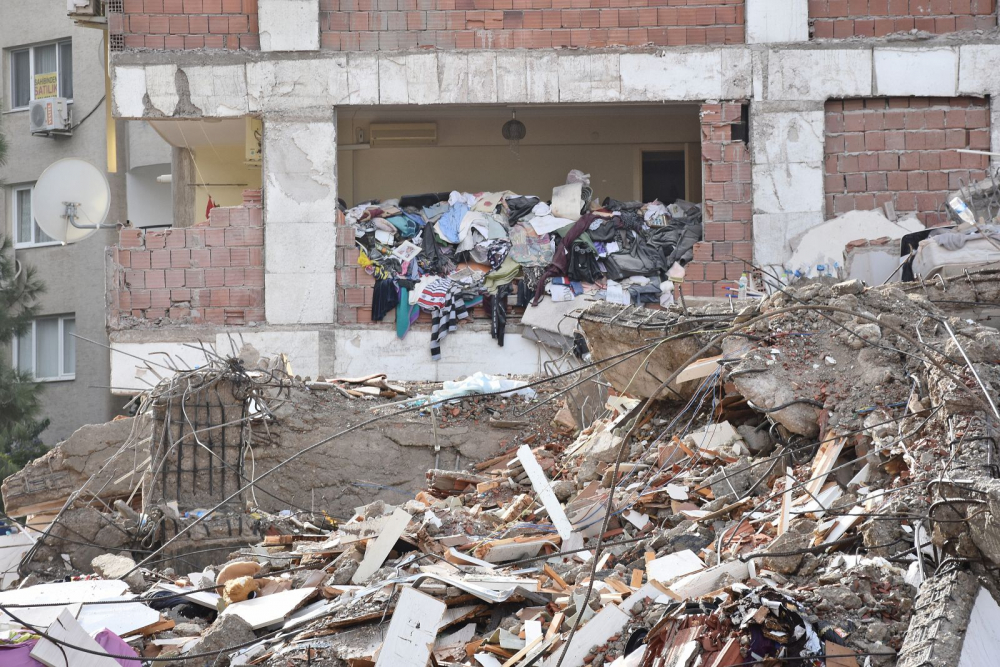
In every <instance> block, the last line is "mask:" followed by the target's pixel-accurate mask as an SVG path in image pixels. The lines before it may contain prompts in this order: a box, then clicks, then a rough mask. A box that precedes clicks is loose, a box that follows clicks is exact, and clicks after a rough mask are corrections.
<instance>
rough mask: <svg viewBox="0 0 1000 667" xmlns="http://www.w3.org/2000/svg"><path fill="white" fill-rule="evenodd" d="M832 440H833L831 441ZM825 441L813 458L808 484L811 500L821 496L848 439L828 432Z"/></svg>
mask: <svg viewBox="0 0 1000 667" xmlns="http://www.w3.org/2000/svg"><path fill="white" fill-rule="evenodd" d="M830 438H833V439H832V440H831V439H830ZM825 439H826V442H824V443H823V444H822V445H820V446H819V451H818V452H817V453H816V456H815V457H813V464H812V469H811V471H810V473H811V474H810V475H809V477H810V480H809V483H808V484H806V491H807V493H806V495H807V496H809V498H812V497H813V496H815V495H817V494H819V492H820V490H821V489H822V488H823V484H824V483H825V482H826V477H827V475H829V474H830V471H831V470H832V469H833V466H834V465H836V463H837V458H838V457H839V456H840V452H841V451H843V449H844V443H845V442H847V438H845V437H843V436H837V435H835V434H833V433H831V432H827V437H826V438H825Z"/></svg>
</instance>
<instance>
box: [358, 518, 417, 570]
mask: <svg viewBox="0 0 1000 667" xmlns="http://www.w3.org/2000/svg"><path fill="white" fill-rule="evenodd" d="M412 518H413V517H411V516H410V515H409V513H407V512H406V510H403V509H400V508H396V511H395V512H393V513H392V516H391V519H390V521H388V522H386V524H385V525H384V526H383V527H382V533H381V534H380V535H379V536H378V537H377V538H376V539H375V541H374V542H370V543H369V544H368V548H367V549H366V550H365V557H364V559H362V561H361V565H359V566H358V569H357V571H356V572H355V573H354V576H353V577H351V583H354V584H361V583H363V582H364V581H365V580H366V579H368V577H370V576H372V575H373V574H375V572H376V571H377V570H378V569H379V568H380V567H382V563H384V562H385V559H386V558H387V557H388V556H389V552H390V551H392V548H393V547H394V546H395V545H396V540H398V539H399V537H400V536H401V535H402V534H403V531H404V530H406V526H407V525H408V524H409V523H410V519H412Z"/></svg>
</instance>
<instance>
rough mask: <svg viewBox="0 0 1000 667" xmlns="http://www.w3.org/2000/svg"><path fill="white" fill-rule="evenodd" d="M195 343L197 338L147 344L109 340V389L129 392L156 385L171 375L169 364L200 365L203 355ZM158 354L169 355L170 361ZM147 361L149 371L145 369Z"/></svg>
mask: <svg viewBox="0 0 1000 667" xmlns="http://www.w3.org/2000/svg"><path fill="white" fill-rule="evenodd" d="M189 345H193V346H194V347H189ZM198 345H199V343H198V340H197V339H192V340H189V341H182V342H178V341H169V342H168V341H157V342H149V343H122V342H116V341H111V391H112V392H113V393H114V394H118V395H128V394H134V393H136V392H139V391H144V390H146V389H149V388H151V387H155V386H156V384H157V383H158V382H159V381H160V378H163V377H170V376H171V374H172V373H173V371H172V370H171V365H173V366H175V367H177V368H181V369H191V368H197V367H198V366H203V365H204V364H205V363H206V356H205V353H204V352H202V351H201V350H200V349H197V348H198ZM161 353H164V354H167V355H169V356H170V361H169V362H168V361H167V360H166V359H165V358H164V354H161ZM146 362H148V363H149V365H150V366H152V370H150V369H149V368H146V365H145V363H146Z"/></svg>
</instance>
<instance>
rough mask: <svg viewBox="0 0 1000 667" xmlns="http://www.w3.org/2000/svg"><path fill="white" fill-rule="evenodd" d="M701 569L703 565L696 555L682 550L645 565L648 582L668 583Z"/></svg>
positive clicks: (688, 550) (703, 567)
mask: <svg viewBox="0 0 1000 667" xmlns="http://www.w3.org/2000/svg"><path fill="white" fill-rule="evenodd" d="M703 569H705V563H704V562H702V560H701V559H700V558H698V555H697V554H696V553H695V552H693V551H691V550H690V549H684V550H683V551H675V552H674V553H672V554H667V555H666V556H663V557H662V558H656V559H654V560H651V561H649V562H648V563H646V576H647V577H649V580H650V581H654V580H655V581H662V582H668V581H673V580H674V579H677V578H678V577H683V576H684V575H686V574H691V573H692V572H698V571H699V570H703Z"/></svg>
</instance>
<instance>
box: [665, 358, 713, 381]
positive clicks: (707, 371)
mask: <svg viewBox="0 0 1000 667" xmlns="http://www.w3.org/2000/svg"><path fill="white" fill-rule="evenodd" d="M721 359H722V355H721V354H719V355H716V356H714V357H705V358H704V359H699V360H698V361H695V362H692V363H691V364H689V365H688V366H687V367H686V368H685V369H684V370H682V371H681V372H680V373H678V374H677V377H676V378H675V381H676V382H678V383H681V382H688V381H690V380H701V379H702V378H707V377H708V376H709V375H711V374H712V373H714V372H715V371H716V370H717V369H718V368H719V361H720V360H721Z"/></svg>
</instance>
